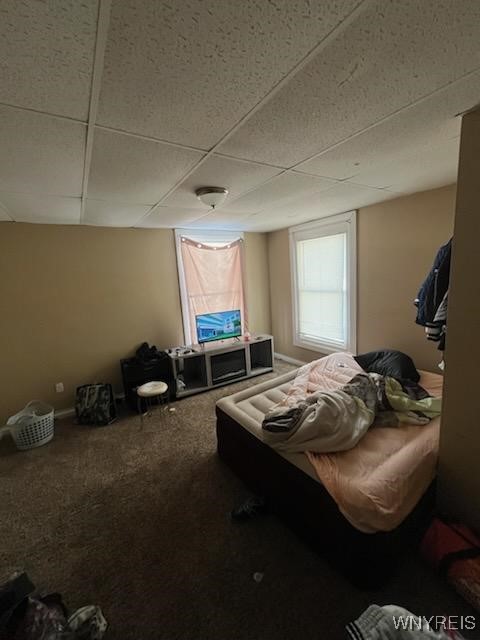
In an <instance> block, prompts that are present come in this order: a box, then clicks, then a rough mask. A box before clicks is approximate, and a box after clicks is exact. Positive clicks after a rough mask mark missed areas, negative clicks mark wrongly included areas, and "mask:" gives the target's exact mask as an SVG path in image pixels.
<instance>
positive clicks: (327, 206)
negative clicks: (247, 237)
mask: <svg viewBox="0 0 480 640" xmlns="http://www.w3.org/2000/svg"><path fill="white" fill-rule="evenodd" d="M397 196H398V194H396V193H391V192H389V191H383V190H380V189H371V188H369V187H364V186H361V185H354V184H350V183H348V182H342V183H339V184H338V185H336V186H335V187H332V188H331V189H328V191H324V192H322V193H318V194H314V195H309V196H307V197H304V198H301V199H299V200H298V201H295V202H292V203H289V204H287V205H282V206H279V207H272V208H271V209H268V210H265V211H262V212H260V213H258V214H255V215H253V216H250V217H249V218H248V220H247V221H246V222H247V223H248V226H249V228H250V229H251V230H253V231H271V230H272V229H279V228H281V227H282V226H283V227H286V226H292V225H295V224H299V223H301V222H306V221H308V220H316V219H318V218H325V217H326V216H331V215H334V214H335V213H342V212H344V211H349V210H351V209H357V208H359V207H365V206H367V205H370V204H375V203H377V202H382V201H383V200H389V199H391V198H395V197H397Z"/></svg>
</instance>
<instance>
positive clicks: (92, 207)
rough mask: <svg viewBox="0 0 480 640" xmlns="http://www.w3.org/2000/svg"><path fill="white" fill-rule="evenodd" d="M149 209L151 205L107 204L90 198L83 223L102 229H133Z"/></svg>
mask: <svg viewBox="0 0 480 640" xmlns="http://www.w3.org/2000/svg"><path fill="white" fill-rule="evenodd" d="M149 209H150V205H142V204H124V203H122V202H120V203H118V202H105V200H92V199H90V198H88V199H87V202H86V204H85V211H84V214H83V223H84V224H91V225H96V226H100V227H133V226H135V223H137V222H138V221H139V220H141V219H142V217H143V216H144V215H145V214H146V213H147V212H148V211H149Z"/></svg>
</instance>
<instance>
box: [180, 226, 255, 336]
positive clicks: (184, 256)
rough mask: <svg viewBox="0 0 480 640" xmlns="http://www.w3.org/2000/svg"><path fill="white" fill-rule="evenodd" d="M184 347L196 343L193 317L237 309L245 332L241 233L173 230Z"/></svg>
mask: <svg viewBox="0 0 480 640" xmlns="http://www.w3.org/2000/svg"><path fill="white" fill-rule="evenodd" d="M175 238H176V248H177V264H178V276H179V282H180V299H181V303H182V316H183V331H184V336H185V344H194V343H196V342H197V332H196V324H195V316H197V315H201V314H204V313H218V312H220V311H233V310H236V309H240V313H241V320H242V332H245V331H246V330H247V326H248V325H247V318H246V308H245V293H244V290H245V287H244V275H243V274H244V266H243V234H242V233H238V232H229V231H195V230H181V229H177V230H176V231H175Z"/></svg>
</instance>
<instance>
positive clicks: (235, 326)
mask: <svg viewBox="0 0 480 640" xmlns="http://www.w3.org/2000/svg"><path fill="white" fill-rule="evenodd" d="M195 323H196V325H197V339H198V342H199V344H201V343H202V342H211V341H212V340H226V339H227V338H237V337H238V336H240V335H241V334H242V316H241V313H240V309H235V310H234V311H220V312H219V313H204V314H202V315H198V316H195Z"/></svg>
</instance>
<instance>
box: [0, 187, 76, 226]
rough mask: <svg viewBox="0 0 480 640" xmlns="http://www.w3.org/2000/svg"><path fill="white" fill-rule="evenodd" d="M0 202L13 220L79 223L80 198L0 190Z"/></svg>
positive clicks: (44, 222) (43, 222)
mask: <svg viewBox="0 0 480 640" xmlns="http://www.w3.org/2000/svg"><path fill="white" fill-rule="evenodd" d="M0 202H1V203H2V204H3V205H4V206H5V207H6V209H7V210H8V212H9V213H10V215H11V216H12V218H13V219H14V220H15V222H36V223H39V224H79V223H80V204H81V200H80V198H66V197H59V196H45V195H37V194H28V195H27V194H23V193H5V192H0Z"/></svg>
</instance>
